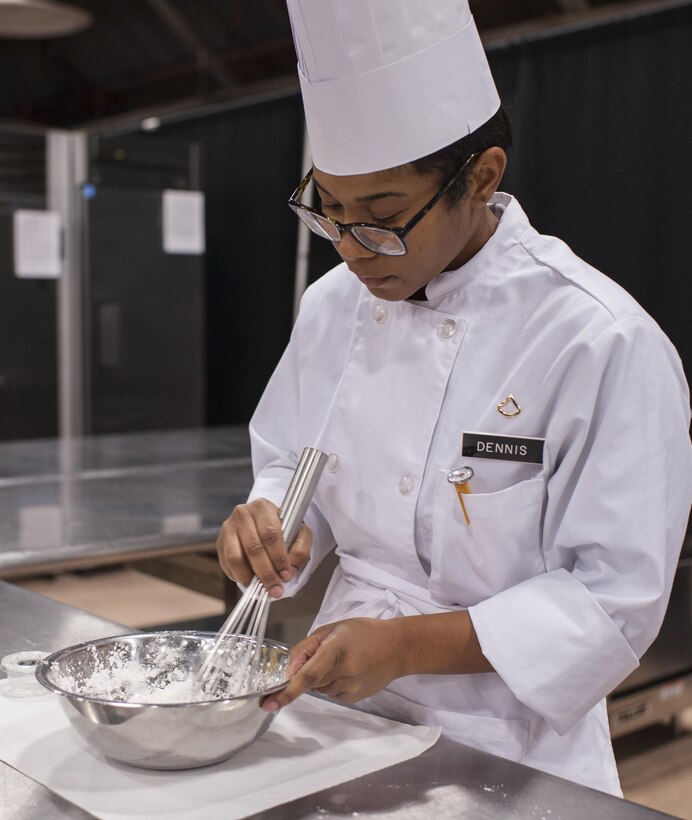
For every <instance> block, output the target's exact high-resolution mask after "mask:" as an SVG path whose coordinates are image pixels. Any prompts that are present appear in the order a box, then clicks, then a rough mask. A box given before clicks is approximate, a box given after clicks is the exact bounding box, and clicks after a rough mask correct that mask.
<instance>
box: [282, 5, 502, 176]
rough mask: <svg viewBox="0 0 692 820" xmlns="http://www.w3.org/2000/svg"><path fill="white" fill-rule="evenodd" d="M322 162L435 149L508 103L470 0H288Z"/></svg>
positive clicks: (358, 170) (333, 165) (341, 163)
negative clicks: (497, 84)
mask: <svg viewBox="0 0 692 820" xmlns="http://www.w3.org/2000/svg"><path fill="white" fill-rule="evenodd" d="M287 2H288V11H289V16H290V18H291V26H292V29H293V39H294V41H295V46H296V52H297V55H298V75H299V78H300V85H301V90H302V94H303V105H304V108H305V117H306V121H307V127H308V135H309V138H310V146H311V149H312V158H313V162H314V164H315V166H316V167H317V168H319V169H320V170H322V171H326V172H327V173H331V174H338V175H346V174H362V173H369V172H371V171H381V170H383V169H385V168H392V167H394V166H396V165H402V164H404V163H407V162H411V161H412V160H415V159H419V158H420V157H423V156H426V155H427V154H432V153H433V152H434V151H437V150H439V149H440V148H444V147H445V146H446V145H449V144H450V143H452V142H455V141H456V140H458V139H461V137H464V136H466V135H467V134H470V133H471V132H472V131H475V130H476V129H477V128H478V127H479V126H481V125H483V123H485V122H487V121H488V120H489V119H490V118H491V117H492V116H493V114H495V113H496V111H497V110H498V108H499V107H500V98H499V97H498V94H497V91H496V89H495V84H494V82H493V78H492V75H491V74H490V68H489V66H488V61H487V59H486V56H485V52H484V51H483V46H482V44H481V40H480V37H479V35H478V31H477V29H476V26H475V23H474V21H473V17H472V15H471V11H470V9H469V4H468V0H287Z"/></svg>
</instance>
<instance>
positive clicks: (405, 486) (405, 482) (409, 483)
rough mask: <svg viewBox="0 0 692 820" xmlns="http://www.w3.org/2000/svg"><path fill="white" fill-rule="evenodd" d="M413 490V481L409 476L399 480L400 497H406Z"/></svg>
mask: <svg viewBox="0 0 692 820" xmlns="http://www.w3.org/2000/svg"><path fill="white" fill-rule="evenodd" d="M412 489H413V479H412V478H411V476H408V475H405V476H402V477H401V479H400V480H399V492H400V493H401V494H402V495H408V494H409V493H410V492H411V490H412Z"/></svg>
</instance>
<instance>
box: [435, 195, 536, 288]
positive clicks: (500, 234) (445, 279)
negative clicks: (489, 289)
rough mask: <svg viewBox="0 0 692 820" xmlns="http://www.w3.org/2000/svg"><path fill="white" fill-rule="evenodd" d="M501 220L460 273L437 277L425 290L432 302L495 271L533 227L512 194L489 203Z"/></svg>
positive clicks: (448, 273) (494, 197)
mask: <svg viewBox="0 0 692 820" xmlns="http://www.w3.org/2000/svg"><path fill="white" fill-rule="evenodd" d="M488 207H490V208H492V210H493V212H494V213H495V216H497V217H498V218H499V220H500V222H499V224H498V226H497V228H496V229H495V233H494V234H493V235H492V236H491V237H490V239H489V240H488V241H487V242H486V243H485V245H483V247H482V248H481V249H480V250H479V251H478V253H477V254H476V255H475V256H473V257H472V258H471V259H469V261H468V262H467V263H466V264H465V265H462V266H461V267H460V268H457V269H456V270H448V271H444V272H443V273H441V274H440V275H439V276H436V277H435V278H434V279H433V280H432V282H430V283H429V284H428V286H427V287H426V289H425V295H426V297H427V299H428V301H429V302H434V301H437V300H438V299H441V298H442V297H443V296H448V295H449V294H450V293H453V292H454V291H455V290H459V289H461V288H464V287H466V285H468V284H469V283H470V282H472V281H473V280H474V279H475V278H476V277H477V276H478V275H479V274H481V273H483V271H485V270H488V269H489V268H491V267H492V266H493V265H494V264H495V262H496V261H497V260H498V259H499V258H500V257H501V256H503V255H504V254H505V253H507V251H509V250H510V249H511V248H513V247H514V246H515V245H516V244H517V242H519V241H521V238H522V237H523V236H524V234H525V233H526V231H527V230H530V228H531V225H530V223H529V220H528V218H527V216H526V214H525V213H524V211H523V209H522V207H521V205H520V204H519V203H518V202H517V200H516V199H515V198H514V197H513V196H510V195H509V194H503V193H496V194H495V195H494V196H493V198H492V199H491V200H490V202H489V203H488Z"/></svg>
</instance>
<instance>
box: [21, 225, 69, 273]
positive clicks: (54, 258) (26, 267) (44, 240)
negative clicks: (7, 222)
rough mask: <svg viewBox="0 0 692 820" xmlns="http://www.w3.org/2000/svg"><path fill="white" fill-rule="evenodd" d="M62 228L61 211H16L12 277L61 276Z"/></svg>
mask: <svg viewBox="0 0 692 820" xmlns="http://www.w3.org/2000/svg"><path fill="white" fill-rule="evenodd" d="M61 231H62V225H61V221H60V214H58V213H56V212H55V211H29V210H18V211H15V212H14V214H13V233H14V273H15V276H18V277H20V278H27V279H55V278H57V277H58V276H60V275H61V273H62V254H61Z"/></svg>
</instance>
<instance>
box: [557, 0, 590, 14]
mask: <svg viewBox="0 0 692 820" xmlns="http://www.w3.org/2000/svg"><path fill="white" fill-rule="evenodd" d="M557 4H558V6H560V8H561V9H562V11H564V12H565V13H566V14H573V13H574V12H579V11H586V10H587V9H588V8H589V6H590V5H591V3H590V2H589V0H557Z"/></svg>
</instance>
